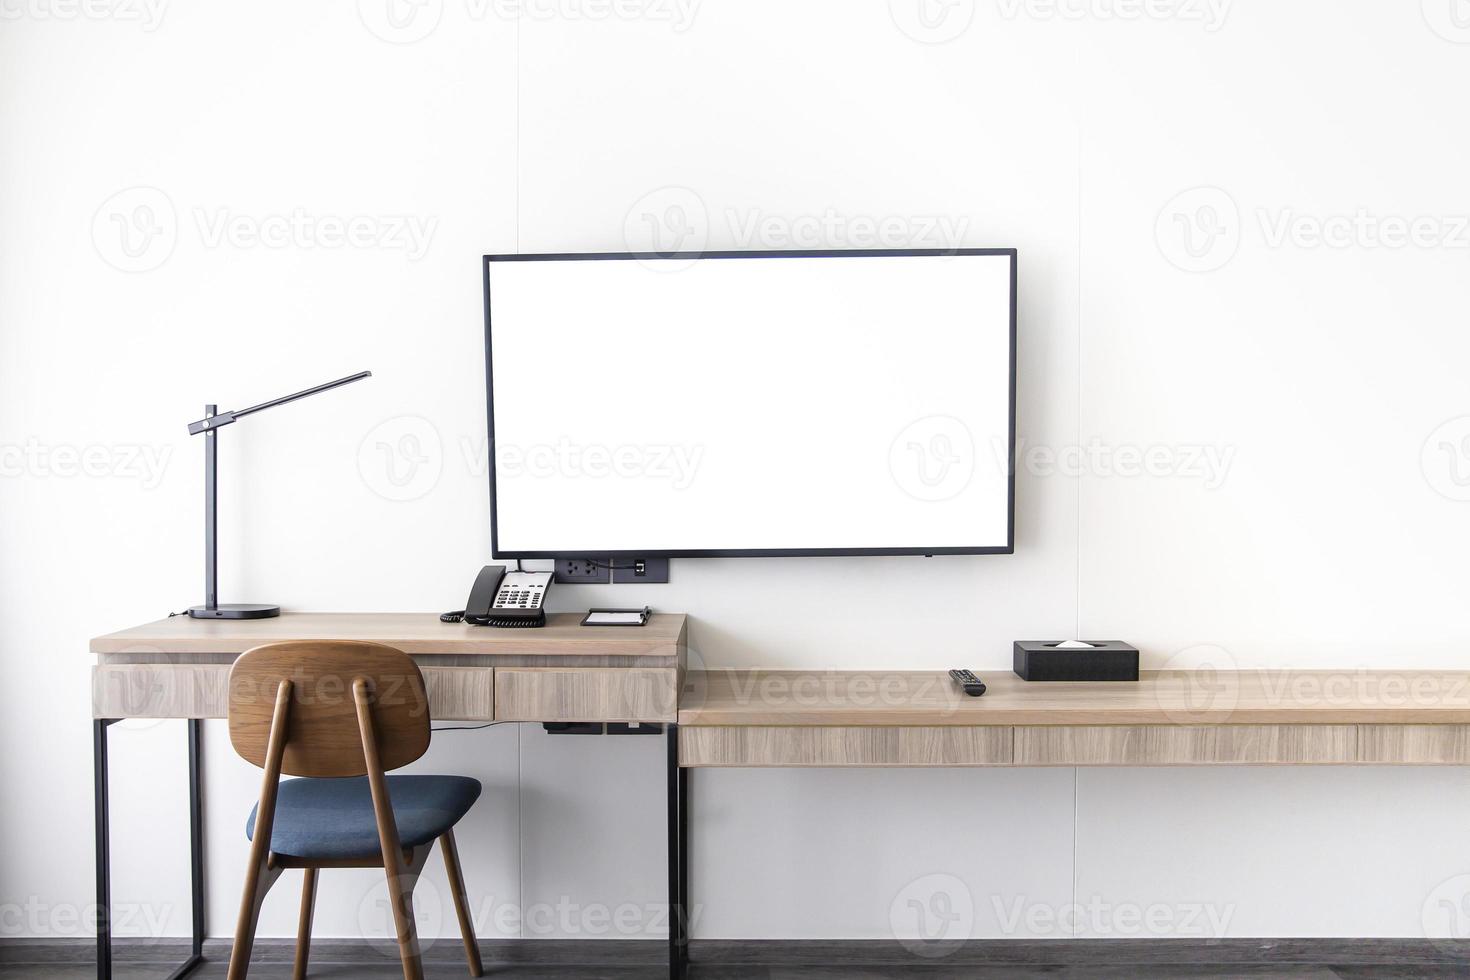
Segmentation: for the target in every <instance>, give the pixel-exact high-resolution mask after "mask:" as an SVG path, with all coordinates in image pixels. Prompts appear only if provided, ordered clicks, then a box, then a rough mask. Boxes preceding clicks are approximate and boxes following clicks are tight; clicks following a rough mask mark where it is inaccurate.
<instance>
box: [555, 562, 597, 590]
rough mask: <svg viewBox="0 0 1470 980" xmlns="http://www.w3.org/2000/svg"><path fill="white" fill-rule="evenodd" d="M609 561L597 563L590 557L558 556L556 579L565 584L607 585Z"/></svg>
mask: <svg viewBox="0 0 1470 980" xmlns="http://www.w3.org/2000/svg"><path fill="white" fill-rule="evenodd" d="M607 566H608V562H606V561H604V562H603V563H602V564H600V565H599V564H596V563H595V562H594V561H593V560H592V559H588V558H558V559H557V560H556V581H557V582H558V583H561V584H564V585H606V584H607V582H608V567H607Z"/></svg>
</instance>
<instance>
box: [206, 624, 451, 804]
mask: <svg viewBox="0 0 1470 980" xmlns="http://www.w3.org/2000/svg"><path fill="white" fill-rule="evenodd" d="M365 722H367V723H368V727H369V728H370V729H371V732H372V734H373V736H374V737H373V739H372V741H373V742H375V743H376V749H377V752H376V754H377V758H376V759H373V760H369V759H368V758H367V754H368V752H370V751H372V750H371V748H370V747H368V746H367V745H365V742H364V723H365ZM277 723H279V724H281V725H282V726H283V728H284V733H283V734H284V741H285V746H284V750H283V751H282V752H281V757H280V772H282V773H285V774H286V775H290V776H362V775H365V774H367V773H368V772H369V769H370V768H371V769H376V770H377V771H378V772H379V773H381V772H386V771H388V770H391V769H397V768H399V767H400V766H406V765H408V764H409V763H410V762H413V761H414V760H415V759H417V758H419V757H420V756H422V755H423V754H424V753H425V752H426V751H428V748H429V700H428V697H427V695H426V694H425V693H424V675H423V674H422V673H421V672H420V671H419V668H418V664H416V663H414V662H413V659H412V658H411V657H409V656H408V655H407V654H405V653H404V652H403V651H401V650H397V649H395V648H393V647H390V646H384V645H383V644H381V643H365V642H361V641H357V640H302V641H295V642H288V643H268V644H266V645H264V646H258V647H255V648H254V649H251V650H247V651H245V653H243V654H241V655H240V658H239V659H238V660H236V661H235V665H234V666H233V667H232V668H231V669H230V711H229V724H230V742H231V744H232V745H234V747H235V751H236V752H238V753H239V754H240V755H241V756H242V757H243V758H245V759H246V760H247V761H249V762H252V763H254V764H255V765H257V766H260V767H261V768H263V769H269V768H270V765H269V763H270V751H269V749H270V744H271V733H272V726H273V724H277Z"/></svg>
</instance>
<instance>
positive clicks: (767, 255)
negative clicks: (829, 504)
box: [480, 248, 1019, 559]
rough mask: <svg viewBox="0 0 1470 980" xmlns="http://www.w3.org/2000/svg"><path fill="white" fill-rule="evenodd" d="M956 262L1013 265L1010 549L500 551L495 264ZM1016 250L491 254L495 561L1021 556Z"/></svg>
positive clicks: (488, 365)
mask: <svg viewBox="0 0 1470 980" xmlns="http://www.w3.org/2000/svg"><path fill="white" fill-rule="evenodd" d="M910 255H914V256H953V255H1003V256H1006V257H1008V258H1009V259H1010V260H1011V295H1010V306H1011V309H1010V403H1009V410H1010V420H1009V426H1008V428H1009V434H1008V437H1009V445H1008V447H1007V451H1006V543H1005V545H1004V546H998V545H984V546H981V545H976V546H962V547H953V546H945V547H922V546H915V547H912V548H664V549H639V548H634V549H626V548H625V549H620V550H608V549H606V548H589V549H585V550H577V549H574V548H563V549H559V550H556V551H541V550H521V549H518V550H514V551H503V550H501V548H500V520H499V515H498V506H499V505H498V502H497V494H496V492H495V370H494V344H493V332H492V329H491V323H490V264H491V263H492V262H550V261H557V262H566V261H597V260H611V261H623V260H634V261H638V260H648V259H670V260H673V259H699V260H703V259H772V258H791V259H800V258H856V257H885V256H910ZM1018 264H1019V262H1018V257H1017V250H1016V249H1014V248H892V249H890V248H882V249H787V250H774V251H765V250H763V251H708V252H666V253H664V252H661V253H657V254H648V253H643V252H537V253H511V254H491V255H485V256H483V257H482V259H481V262H480V266H481V273H482V275H483V278H484V291H485V418H486V424H487V429H486V431H487V432H488V434H489V438H490V442H489V453H488V454H487V469H488V470H489V471H490V552H491V556H492V557H494V558H517V559H526V558H531V559H545V558H553V559H554V558H581V557H588V556H590V557H594V558H608V559H617V558H829V557H831V558H836V557H901V556H921V557H932V556H934V555H1010V554H1015V550H1016V467H1015V458H1016V269H1017V266H1018Z"/></svg>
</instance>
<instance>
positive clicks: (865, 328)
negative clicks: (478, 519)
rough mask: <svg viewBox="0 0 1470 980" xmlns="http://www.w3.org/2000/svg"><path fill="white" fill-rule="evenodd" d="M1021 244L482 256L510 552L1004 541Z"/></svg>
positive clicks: (499, 489)
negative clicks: (969, 247) (871, 249)
mask: <svg viewBox="0 0 1470 980" xmlns="http://www.w3.org/2000/svg"><path fill="white" fill-rule="evenodd" d="M1015 275H1016V253H1015V251H1014V250H1011V249H1005V250H961V251H959V252H954V251H945V252H891V251H884V252H837V253H833V252H785V253H770V252H762V253H752V252H743V253H742V252H736V253H730V252H707V253H703V254H700V255H698V256H695V255H678V254H676V255H669V256H665V257H653V256H643V255H622V254H609V255H500V256H486V258H485V297H486V299H485V302H486V352H487V373H488V376H489V385H488V387H489V399H490V406H489V407H490V411H489V416H490V445H491V454H490V481H491V507H492V520H491V527H492V536H493V540H492V549H493V551H494V554H495V555H496V557H502V558H551V557H577V556H585V557H602V556H609V557H619V556H622V557H661V556H670V557H679V556H711V557H718V556H747V555H852V554H864V555H884V554H890V555H896V554H926V555H927V554H1002V553H1009V552H1010V551H1011V550H1012V548H1013V526H1014V520H1013V503H1014V484H1013V480H1012V475H1011V467H1010V462H1009V461H1010V459H1011V457H1012V448H1013V440H1014V431H1015V427H1014V407H1015V393H1014V387H1015V369H1014V364H1015Z"/></svg>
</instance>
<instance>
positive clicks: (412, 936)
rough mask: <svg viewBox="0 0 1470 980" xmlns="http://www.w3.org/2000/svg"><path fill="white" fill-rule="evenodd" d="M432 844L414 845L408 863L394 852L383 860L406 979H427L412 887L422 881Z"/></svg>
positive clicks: (404, 979) (404, 977)
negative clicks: (415, 922) (414, 916)
mask: <svg viewBox="0 0 1470 980" xmlns="http://www.w3.org/2000/svg"><path fill="white" fill-rule="evenodd" d="M432 846H433V845H432V844H425V845H424V846H422V847H418V848H415V849H414V850H413V851H412V852H411V853H410V854H409V858H408V861H407V862H406V863H405V862H404V861H403V859H402V857H401V856H399V855H392V856H390V857H389V859H388V860H387V861H385V862H384V865H385V867H384V868H383V872H384V873H385V874H386V875H387V876H388V902H389V905H390V907H391V908H392V910H393V927H394V930H395V931H396V933H397V936H398V955H399V957H400V958H401V959H402V960H403V980H424V965H423V961H422V960H421V958H420V956H419V937H418V927H417V926H416V925H415V924H414V921H413V890H414V888H415V887H416V886H417V885H418V883H419V874H420V873H421V872H422V871H423V870H424V862H426V861H427V860H428V859H429V848H430V847H432ZM395 872H396V873H395Z"/></svg>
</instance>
